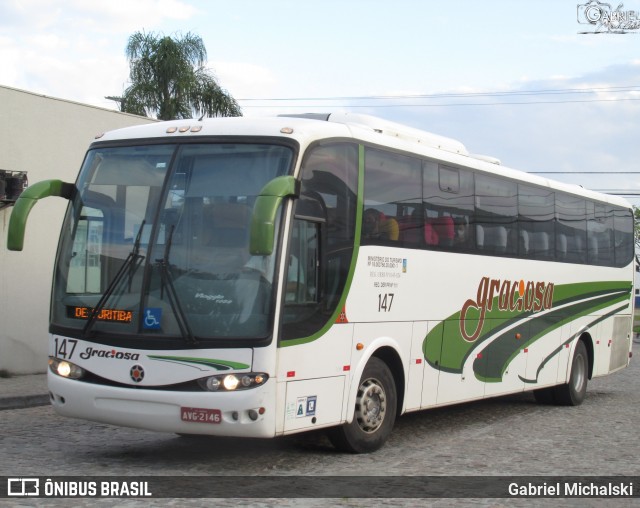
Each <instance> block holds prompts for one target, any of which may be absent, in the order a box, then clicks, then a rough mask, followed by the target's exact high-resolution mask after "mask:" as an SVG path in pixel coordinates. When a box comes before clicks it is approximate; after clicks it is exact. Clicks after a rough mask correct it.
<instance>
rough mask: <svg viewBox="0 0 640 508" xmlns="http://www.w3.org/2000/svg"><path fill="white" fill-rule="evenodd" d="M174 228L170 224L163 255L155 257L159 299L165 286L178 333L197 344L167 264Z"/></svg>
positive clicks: (162, 295)
mask: <svg viewBox="0 0 640 508" xmlns="http://www.w3.org/2000/svg"><path fill="white" fill-rule="evenodd" d="M174 230H175V225H174V224H172V225H171V229H170V230H169V235H168V236H167V242H166V243H165V245H164V255H163V256H162V259H156V264H157V265H158V266H160V299H163V298H164V288H165V287H166V288H167V300H169V305H170V306H171V310H172V311H173V315H174V316H175V318H176V322H177V323H178V328H180V333H181V334H182V336H183V337H184V338H185V339H187V340H188V341H189V342H190V343H191V344H197V343H198V339H196V338H195V337H194V335H193V332H192V331H191V327H190V326H189V321H188V320H187V316H186V314H185V313H184V309H183V308H182V305H180V299H179V298H178V293H177V292H176V288H175V286H174V285H173V275H171V267H170V264H169V252H170V251H171V242H172V240H173V231H174Z"/></svg>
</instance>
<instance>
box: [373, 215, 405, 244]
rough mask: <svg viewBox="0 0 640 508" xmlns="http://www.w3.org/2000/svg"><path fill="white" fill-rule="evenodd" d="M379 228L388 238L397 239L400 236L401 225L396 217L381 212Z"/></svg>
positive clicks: (385, 237)
mask: <svg viewBox="0 0 640 508" xmlns="http://www.w3.org/2000/svg"><path fill="white" fill-rule="evenodd" d="M378 229H379V231H380V234H381V235H383V237H384V239H386V240H393V241H397V240H398V239H399V238H400V226H399V225H398V221H397V220H396V219H395V218H394V217H387V216H386V215H385V214H383V213H381V214H380V224H379V225H378Z"/></svg>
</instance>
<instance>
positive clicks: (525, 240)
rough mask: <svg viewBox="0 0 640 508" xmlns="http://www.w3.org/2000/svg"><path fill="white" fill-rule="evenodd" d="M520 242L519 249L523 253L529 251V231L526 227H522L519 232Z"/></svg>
mask: <svg viewBox="0 0 640 508" xmlns="http://www.w3.org/2000/svg"><path fill="white" fill-rule="evenodd" d="M519 238H520V240H519V241H520V243H519V246H518V250H519V252H520V253H521V254H525V255H526V254H528V253H529V232H528V231H527V230H525V229H521V230H520V233H519Z"/></svg>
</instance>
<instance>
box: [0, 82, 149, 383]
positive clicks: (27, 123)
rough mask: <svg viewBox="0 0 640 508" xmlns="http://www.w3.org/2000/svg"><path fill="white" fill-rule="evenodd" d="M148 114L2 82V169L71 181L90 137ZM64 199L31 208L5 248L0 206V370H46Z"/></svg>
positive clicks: (5, 223)
mask: <svg viewBox="0 0 640 508" xmlns="http://www.w3.org/2000/svg"><path fill="white" fill-rule="evenodd" d="M150 121H152V120H150V119H148V118H141V117H138V116H134V115H128V114H124V113H119V112H117V111H112V110H108V109H102V108H97V107H93V106H87V105H84V104H78V103H74V102H69V101H64V100H60V99H55V98H52V97H46V96H42V95H36V94H32V93H29V92H26V91H23V90H16V89H12V88H7V87H3V86H0V169H5V170H10V171H26V172H27V176H28V178H29V185H32V184H34V183H36V182H38V181H40V180H48V179H51V178H59V179H61V180H64V181H68V182H75V180H76V176H77V173H78V170H79V169H80V165H81V163H82V160H83V158H84V153H85V152H86V150H87V147H88V146H89V144H90V143H91V142H92V141H93V139H94V136H95V135H96V134H98V133H101V132H105V131H108V130H113V129H117V128H120V127H127V126H130V125H139V124H143V123H148V122H150ZM66 205H67V201H66V200H64V199H61V198H48V199H44V200H42V201H40V202H39V203H38V204H37V205H36V206H35V207H34V208H33V210H32V212H31V214H30V216H29V221H28V224H27V233H26V236H25V242H24V250H23V251H22V252H10V251H8V250H7V248H6V237H7V227H8V222H9V216H10V214H11V210H12V209H13V208H12V207H9V208H5V209H3V210H0V371H1V370H5V371H8V372H9V373H12V374H30V373H36V372H44V371H45V370H46V368H47V357H48V340H47V339H48V325H49V297H50V294H51V276H52V273H53V263H54V258H55V251H56V246H57V242H58V236H59V233H60V227H61V224H62V219H63V216H64V212H65V209H66Z"/></svg>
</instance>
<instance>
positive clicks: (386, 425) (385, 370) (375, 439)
mask: <svg viewBox="0 0 640 508" xmlns="http://www.w3.org/2000/svg"><path fill="white" fill-rule="evenodd" d="M396 410H397V394H396V384H395V381H394V380H393V375H392V374H391V371H390V370H389V367H388V366H387V364H386V363H385V362H383V361H382V360H381V359H380V358H377V357H375V356H374V357H372V358H371V359H370V360H369V363H367V365H366V367H365V368H364V371H363V372H362V377H361V378H360V385H359V386H358V394H357V396H356V407H355V414H354V416H353V421H352V422H351V423H345V424H344V425H341V426H340V427H334V428H332V429H330V430H329V439H330V440H331V442H332V443H333V445H334V446H335V447H336V448H337V449H338V450H341V451H345V452H350V453H370V452H373V451H376V450H377V449H379V448H380V447H381V446H382V445H383V444H384V443H385V442H386V440H387V438H388V437H389V435H390V434H391V430H392V429H393V425H394V423H395V419H396Z"/></svg>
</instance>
